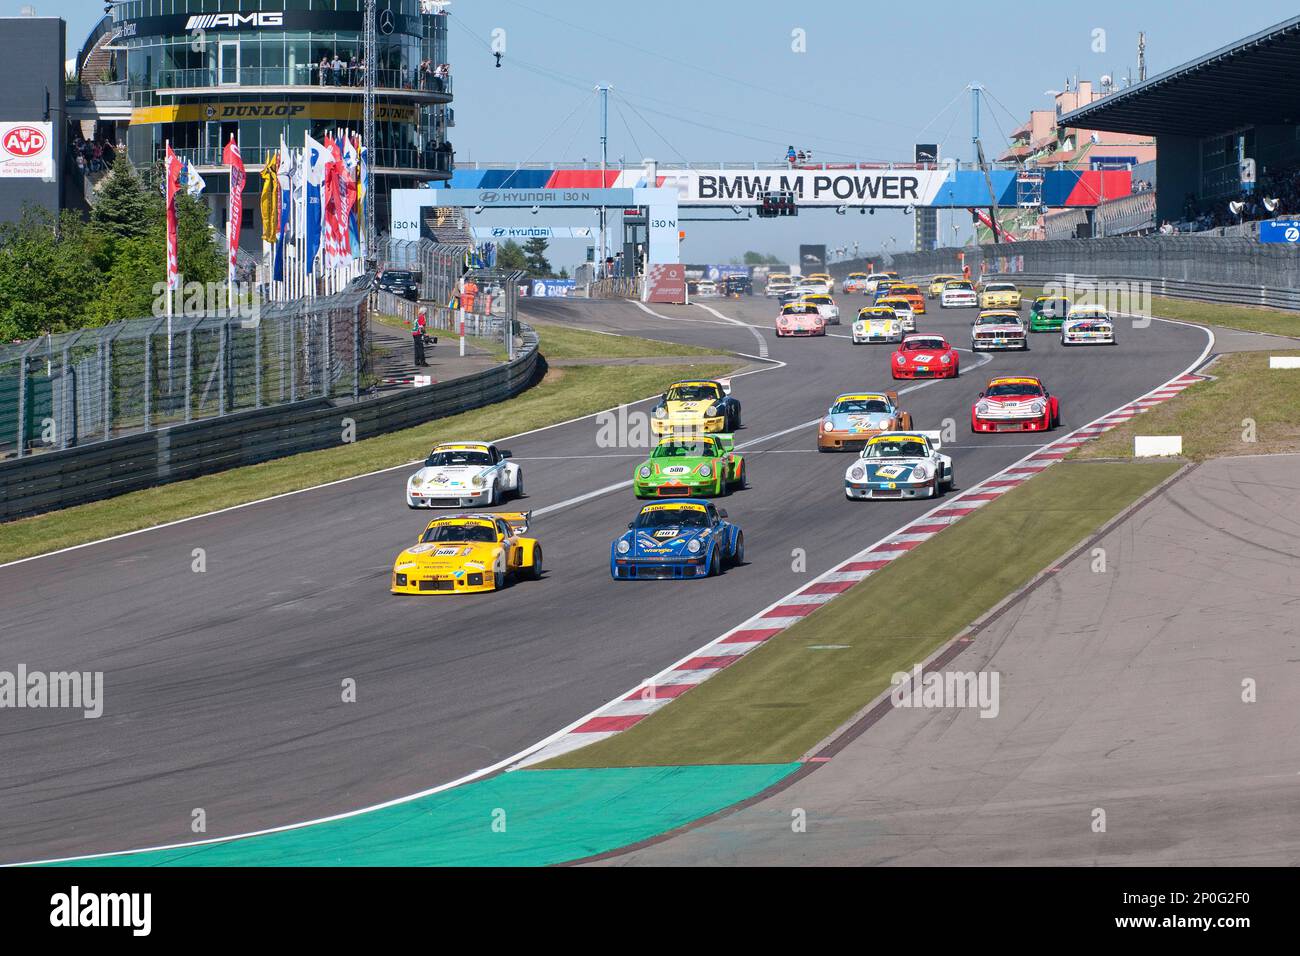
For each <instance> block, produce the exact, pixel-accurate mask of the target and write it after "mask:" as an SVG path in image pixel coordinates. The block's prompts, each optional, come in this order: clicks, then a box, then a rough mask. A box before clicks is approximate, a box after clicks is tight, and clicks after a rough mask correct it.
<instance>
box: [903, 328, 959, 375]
mask: <svg viewBox="0 0 1300 956" xmlns="http://www.w3.org/2000/svg"><path fill="white" fill-rule="evenodd" d="M957 365H958V362H957V350H956V349H955V348H953V347H952V346H951V345H949V344H948V340H947V339H945V338H944V337H943V336H942V335H935V334H934V333H932V332H920V333H917V334H916V335H909V336H907V337H906V338H905V339H903V341H902V342H901V343H900V344H899V346H898V349H897V350H896V351H895V352H894V357H893V358H892V359H891V360H890V362H889V370H890V372H891V373H892V374H893V376H894V378H896V379H897V378H956V377H957Z"/></svg>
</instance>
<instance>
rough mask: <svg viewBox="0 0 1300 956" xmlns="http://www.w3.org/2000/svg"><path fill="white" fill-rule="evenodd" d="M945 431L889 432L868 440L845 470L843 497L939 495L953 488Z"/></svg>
mask: <svg viewBox="0 0 1300 956" xmlns="http://www.w3.org/2000/svg"><path fill="white" fill-rule="evenodd" d="M942 434H943V433H942V432H918V431H906V432H889V433H888V434H885V435H877V436H876V437H875V438H872V439H871V440H870V441H868V442H867V444H866V447H865V448H863V449H862V453H861V455H859V456H858V460H857V461H855V462H854V463H853V464H851V465H849V467H848V469H847V470H846V471H845V472H844V496H845V497H846V498H852V499H866V498H937V497H938V496H939V495H941V494H943V493H944V492H945V491H948V490H949V489H951V488H952V483H953V471H952V459H951V458H949V457H948V456H947V455H941V454H940V453H939V448H940V446H941V445H942V444H943V441H942Z"/></svg>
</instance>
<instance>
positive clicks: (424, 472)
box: [406, 441, 524, 508]
mask: <svg viewBox="0 0 1300 956" xmlns="http://www.w3.org/2000/svg"><path fill="white" fill-rule="evenodd" d="M509 459H510V452H508V451H505V450H504V449H500V448H497V446H496V445H494V444H492V443H491V442H485V441H451V442H443V443H442V444H440V445H438V446H436V447H435V448H434V449H433V451H431V452H429V457H428V458H426V459H425V460H424V467H422V468H421V469H420V470H419V471H417V472H416V473H415V474H413V475H412V476H411V477H410V478H408V479H407V480H406V504H407V507H409V508H437V507H452V508H469V507H474V506H479V505H486V506H489V507H490V506H492V505H495V504H498V503H499V502H502V501H504V500H505V499H506V496H507V495H513V496H514V497H516V498H518V497H522V495H523V493H524V470H523V468H521V467H520V466H519V465H518V464H517V463H515V462H513V461H510V460H509Z"/></svg>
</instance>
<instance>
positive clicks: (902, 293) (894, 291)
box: [889, 282, 925, 315]
mask: <svg viewBox="0 0 1300 956" xmlns="http://www.w3.org/2000/svg"><path fill="white" fill-rule="evenodd" d="M889 295H890V297H891V298H902V299H906V300H907V301H908V302H910V303H911V304H912V311H913V312H914V313H916V314H917V315H925V296H924V295H922V294H921V287H920V286H918V285H910V284H908V283H906V282H900V283H898V284H897V285H893V286H890V289H889Z"/></svg>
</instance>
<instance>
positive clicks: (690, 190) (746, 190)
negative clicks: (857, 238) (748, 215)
mask: <svg viewBox="0 0 1300 956" xmlns="http://www.w3.org/2000/svg"><path fill="white" fill-rule="evenodd" d="M946 178H947V173H946V172H944V171H939V170H927V169H871V170H863V169H843V170H840V169H825V170H808V169H795V170H790V171H789V172H784V171H782V172H764V171H757V170H756V171H735V170H721V169H720V170H690V171H684V172H675V171H674V172H667V173H665V174H664V186H665V187H668V188H670V189H671V188H676V189H677V193H678V202H680V203H681V204H682V205H697V206H698V205H708V206H725V205H741V206H746V205H748V206H756V205H759V203H760V202H761V201H762V196H763V194H764V193H767V192H772V191H788V192H793V193H794V194H795V197H796V200H797V202H798V203H799V204H800V205H821V206H840V205H847V206H913V205H914V206H926V205H929V204H930V203H931V202H933V200H934V198H935V196H936V195H937V194H938V192H939V188H940V186H942V185H943V183H944V181H945V179H946Z"/></svg>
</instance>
